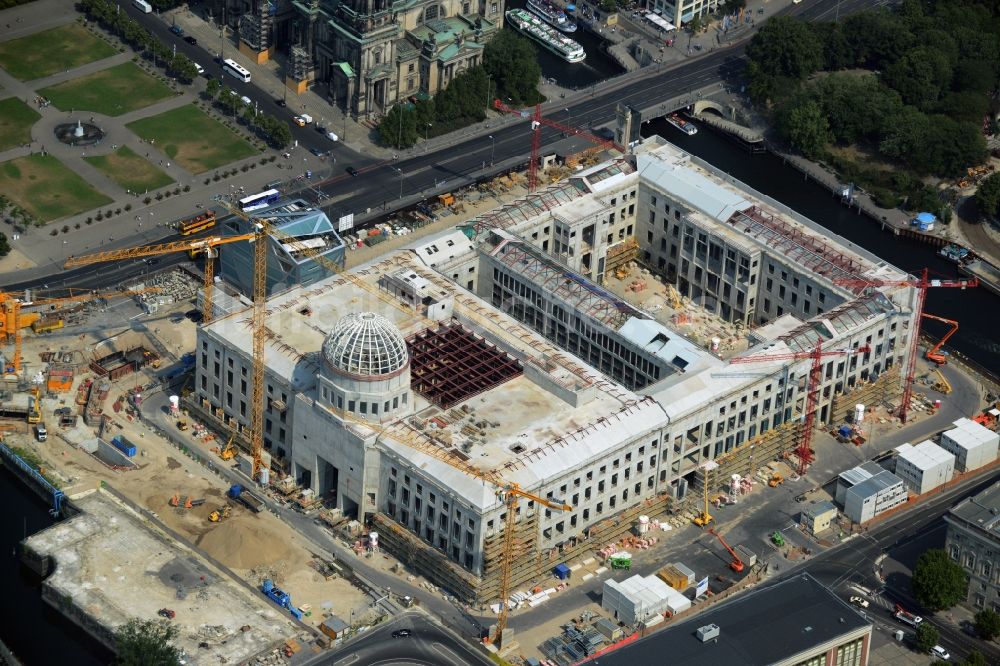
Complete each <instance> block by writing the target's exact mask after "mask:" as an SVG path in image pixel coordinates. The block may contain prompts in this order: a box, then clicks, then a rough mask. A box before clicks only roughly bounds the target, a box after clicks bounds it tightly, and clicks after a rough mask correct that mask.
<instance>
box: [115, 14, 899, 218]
mask: <svg viewBox="0 0 1000 666" xmlns="http://www.w3.org/2000/svg"><path fill="white" fill-rule="evenodd" d="M882 4H888V2H887V0H838V2H826V1H821V0H810V1H809V2H804V3H802V4H799V5H791V6H790V7H789V8H788V9H787V10H784V11H783V12H779V14H781V13H786V12H787V13H791V14H796V15H798V16H801V17H802V18H805V19H807V20H832V19H833V18H834V17H835V16H837V15H840V16H845V15H847V14H850V13H853V12H856V11H859V10H861V9H864V8H866V7H870V6H874V5H882ZM123 9H124V10H125V11H127V12H129V14H130V15H131V16H132V17H133V18H134V19H136V20H137V21H138V22H139V23H140V24H142V25H143V26H144V27H146V28H147V29H149V30H150V32H151V33H152V34H153V35H154V36H155V37H157V38H158V39H160V40H161V41H163V42H164V43H166V44H168V45H172V46H176V49H177V51H178V52H179V53H183V54H185V55H186V56H188V57H189V58H191V59H192V60H193V61H194V62H197V63H199V64H200V65H202V66H203V67H204V68H205V71H206V74H210V75H213V76H217V77H222V81H223V83H225V84H226V85H228V86H229V87H231V88H233V89H234V90H236V91H237V92H238V93H239V94H240V95H245V96H246V97H248V98H250V100H251V101H253V102H256V103H257V106H258V108H260V109H262V110H263V111H265V112H267V113H269V114H272V115H276V116H277V117H279V118H283V119H285V120H287V121H288V122H289V123H290V125H291V119H292V117H293V115H294V114H293V113H292V112H291V111H290V110H288V109H287V108H281V107H278V106H277V105H276V104H275V103H274V100H273V99H272V98H271V96H270V95H268V94H266V93H265V92H264V91H262V90H260V89H259V88H258V87H257V86H256V85H255V84H254V82H253V81H251V82H250V83H243V82H241V81H238V80H236V79H234V78H233V77H231V76H224V75H222V73H221V67H220V65H218V64H217V63H215V62H214V58H215V57H216V56H217V55H218V51H217V50H216V47H217V46H219V45H221V40H220V42H218V43H216V42H214V41H213V42H212V43H211V44H206V43H204V42H199V43H198V44H197V45H194V46H192V45H190V44H188V43H187V42H185V41H184V40H183V38H181V37H178V36H177V35H174V34H173V33H171V32H170V25H169V24H168V23H167V22H165V21H164V20H162V19H161V18H159V17H158V16H157V15H156V14H142V13H140V12H139V11H138V10H136V9H135V8H134V7H133V6H131V5H127V6H125V7H123ZM743 50H744V46H743V45H742V44H738V45H736V46H733V47H729V48H720V49H717V50H715V51H712V52H710V53H708V54H706V55H704V56H702V57H699V58H696V59H692V60H689V61H685V62H683V63H682V64H680V65H679V66H675V67H672V68H671V67H667V68H664V69H663V70H662V72H661V71H653V70H651V69H650V70H649V72H648V74H647V76H646V77H644V78H641V79H633V80H631V81H629V82H628V83H625V84H623V85H614V84H611V85H610V86H608V87H606V88H605V89H603V90H597V89H596V88H595V89H592V91H591V96H590V97H589V98H587V97H585V98H584V99H579V100H577V101H574V102H570V103H568V104H566V105H565V108H566V109H568V111H569V112H568V114H567V115H568V118H569V119H570V124H572V125H573V126H576V127H587V128H595V127H599V126H602V125H606V124H608V123H610V122H612V120H613V119H614V115H615V109H616V107H617V105H618V104H619V103H621V102H624V103H625V104H628V105H630V106H633V107H636V108H649V107H655V106H656V105H657V104H661V103H662V102H664V101H665V100H670V99H673V98H676V97H678V96H681V95H685V94H687V93H690V92H692V91H696V90H699V89H701V88H704V87H706V86H710V85H712V84H716V83H719V82H726V83H729V84H736V83H737V80H738V78H739V76H740V75H741V72H742V68H743ZM673 110H675V109H667V108H664V109H663V112H664V113H666V112H669V111H673ZM291 130H292V136H293V138H294V139H296V140H297V141H298V142H299V145H300V146H304V147H305V148H313V147H316V148H322V149H324V150H328V149H330V147H331V144H330V142H329V141H328V140H327V139H326V138H325V137H324V136H322V135H320V134H319V133H318V132H316V131H314V129H313V128H312V127H305V128H300V127H297V126H294V125H291ZM491 132H492V134H491ZM490 136H492V137H493V138H492V139H491V138H490ZM560 138H562V134H561V133H560V132H559V131H557V130H554V129H551V128H545V129H543V130H542V131H541V143H542V145H545V144H548V143H552V142H554V141H557V140H559V139H560ZM529 152H530V135H529V127H528V124H527V121H525V122H517V123H513V124H509V125H505V126H502V127H497V128H496V129H493V130H490V129H486V130H483V132H482V134H481V135H480V136H476V137H473V138H471V139H467V140H465V141H462V142H460V143H457V144H454V145H449V146H445V147H442V148H439V149H437V150H434V151H430V152H427V153H424V154H419V147H418V148H417V149H416V153H417V154H412V151H411V156H409V157H406V156H404V157H403V158H402V159H400V160H389V161H384V160H383V161H379V160H376V159H373V158H371V157H368V156H365V155H364V154H362V153H358V152H357V151H354V150H352V149H350V148H348V147H346V146H343V145H339V146H337V148H336V150H335V156H336V157H337V160H338V162H337V163H338V167H337V168H338V169H339V168H345V169H346V167H348V166H351V167H353V168H356V169H357V171H358V172H359V175H358V176H357V177H352V176H351V175H350V174H347V173H346V172H345V173H340V174H338V175H337V176H335V177H333V178H331V179H329V180H327V181H325V182H323V183H321V184H320V186H319V189H321V190H322V191H323V193H324V194H325V195H326V196H327V197H329V199H327V200H325V201H324V202H323V206H324V207H333V208H335V209H336V210H337V212H338V213H346V212H353V213H355V215H356V217H357V218H358V220H359V221H362V220H363V219H365V217H366V216H371V215H373V214H378V213H379V212H380V211H382V210H390V209H392V208H393V207H394V205H395V204H399V203H401V201H402V200H409V201H413V200H419V199H421V198H423V197H426V196H431V195H432V194H433V193H434V192H440V191H445V190H450V189H453V188H455V187H459V186H463V185H466V184H469V183H471V182H474V181H476V180H479V179H480V178H481V177H483V176H484V175H487V174H489V173H490V172H491V171H496V172H500V171H503V170H506V169H510V168H513V167H517V166H521V165H523V164H524V163H526V161H527V156H528V154H529ZM491 164H492V165H495V166H494V167H491V166H490V165H491ZM339 165H343V167H340V166H339ZM501 165H502V166H501Z"/></svg>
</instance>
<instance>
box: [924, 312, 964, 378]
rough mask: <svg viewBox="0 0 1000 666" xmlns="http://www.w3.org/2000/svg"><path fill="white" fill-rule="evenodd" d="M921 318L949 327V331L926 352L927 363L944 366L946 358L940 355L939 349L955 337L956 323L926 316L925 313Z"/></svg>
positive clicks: (942, 318)
mask: <svg viewBox="0 0 1000 666" xmlns="http://www.w3.org/2000/svg"><path fill="white" fill-rule="evenodd" d="M923 316H924V317H926V318H927V319H933V320H934V321H939V322H941V323H943V324H948V325H949V326H951V329H950V330H949V331H948V332H947V333H945V334H944V335H943V336H942V337H941V339H940V340H938V341H937V344H935V345H934V346H933V347H931V348H930V349H928V350H927V355H926V358H927V360H928V361H932V362H934V363H937V364H938V365H944V364H945V363H947V362H948V357H947V356H945V355H944V354H942V353H941V348H942V347H943V346H944V343H946V342H948V339H949V338H950V337H951V336H953V335H955V332H956V331H958V322H957V321H955V320H953V319H945V318H944V317H938V316H937V315H932V314H927V313H926V312H925V313H924V315H923Z"/></svg>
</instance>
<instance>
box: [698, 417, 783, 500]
mask: <svg viewBox="0 0 1000 666" xmlns="http://www.w3.org/2000/svg"><path fill="white" fill-rule="evenodd" d="M801 427H802V424H801V423H800V422H797V421H787V422H785V423H783V424H782V425H780V426H778V427H777V428H774V429H773V430H768V431H767V432H765V433H763V434H761V435H757V436H756V437H753V438H751V439H748V440H747V441H745V442H743V443H742V444H740V445H739V446H737V447H736V448H734V449H732V450H731V451H729V452H728V453H726V454H724V455H721V456H719V457H718V458H716V459H715V462H716V463H717V465H718V467H716V468H715V469H714V470H713V471H712V477H713V478H714V480H715V483H716V484H717V487H715V488H712V487H710V486H709V488H708V490H709V493H710V494H711V493H713V492H716V491H719V492H722V491H723V490H724V489H723V488H722V486H721V485H718V484H720V483H725V484H728V483H729V479H731V478H732V476H733V474H739V475H740V476H742V477H753V475H754V474H756V473H757V470H759V469H761V468H762V467H766V466H767V464H768V463H769V462H771V461H772V460H778V459H781V458H786V457H787V456H788V454H789V453H790V452H791V451H793V450H794V449H795V448H796V446H797V442H798V441H799V433H800V430H801ZM705 476H706V471H705V469H704V467H703V466H699V467H698V468H697V469H696V470H695V477H694V487H695V488H696V489H697V490H698V491H699V492H689V493H688V494H687V497H686V498H685V506H686V508H689V509H690V508H693V507H692V502H693V503H695V504H697V502H698V500H699V499H700V498H701V497H702V495H703V491H704V489H705V484H706V483H707V481H706V478H705ZM726 490H728V489H726Z"/></svg>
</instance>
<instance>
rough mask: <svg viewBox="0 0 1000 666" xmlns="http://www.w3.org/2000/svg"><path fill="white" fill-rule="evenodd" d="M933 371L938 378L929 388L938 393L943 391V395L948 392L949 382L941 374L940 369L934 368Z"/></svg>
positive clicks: (949, 390) (949, 388)
mask: <svg viewBox="0 0 1000 666" xmlns="http://www.w3.org/2000/svg"><path fill="white" fill-rule="evenodd" d="M934 372H935V374H937V377H938V380H937V381H936V382H935V383H934V385H933V386H932V387H931V388H933V389H934V390H935V391H937V392H939V393H944V394H945V395H948V394H950V393H951V382H949V381H948V380H947V379H945V376H944V375H943V374H941V371H940V370H939V369H937V368H934Z"/></svg>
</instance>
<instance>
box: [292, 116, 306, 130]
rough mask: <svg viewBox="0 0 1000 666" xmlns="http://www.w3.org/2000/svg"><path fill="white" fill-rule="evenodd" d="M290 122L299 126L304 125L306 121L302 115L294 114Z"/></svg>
mask: <svg viewBox="0 0 1000 666" xmlns="http://www.w3.org/2000/svg"><path fill="white" fill-rule="evenodd" d="M292 122H293V123H295V124H296V125H298V126H299V127H305V126H306V121H305V119H303V118H302V116H295V117H294V118H292Z"/></svg>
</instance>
